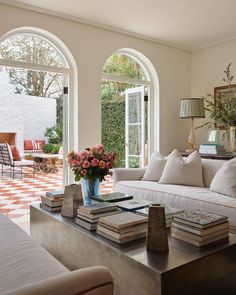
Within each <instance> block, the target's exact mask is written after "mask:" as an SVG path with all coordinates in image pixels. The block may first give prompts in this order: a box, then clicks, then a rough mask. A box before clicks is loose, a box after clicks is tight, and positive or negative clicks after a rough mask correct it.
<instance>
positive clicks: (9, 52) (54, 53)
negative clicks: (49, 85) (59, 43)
mask: <svg viewBox="0 0 236 295" xmlns="http://www.w3.org/2000/svg"><path fill="white" fill-rule="evenodd" d="M0 56H1V57H2V58H4V59H10V60H15V61H23V62H30V63H34V64H39V65H46V66H55V67H63V68H67V67H68V65H67V63H66V61H65V60H64V58H63V56H62V54H61V53H60V52H59V51H58V50H57V49H56V48H55V47H54V46H53V45H52V44H51V43H50V42H48V41H47V40H45V39H44V38H41V37H39V36H36V35H33V34H16V35H14V36H11V37H9V38H7V39H6V40H5V41H3V42H1V44H0Z"/></svg>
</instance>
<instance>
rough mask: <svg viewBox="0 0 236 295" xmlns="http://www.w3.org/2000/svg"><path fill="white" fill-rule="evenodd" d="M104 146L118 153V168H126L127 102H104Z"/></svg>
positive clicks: (107, 149)
mask: <svg viewBox="0 0 236 295" xmlns="http://www.w3.org/2000/svg"><path fill="white" fill-rule="evenodd" d="M102 144H103V145H104V147H105V150H106V151H114V152H116V153H117V159H116V167H124V166H125V102H124V100H120V101H114V100H113V101H112V100H102Z"/></svg>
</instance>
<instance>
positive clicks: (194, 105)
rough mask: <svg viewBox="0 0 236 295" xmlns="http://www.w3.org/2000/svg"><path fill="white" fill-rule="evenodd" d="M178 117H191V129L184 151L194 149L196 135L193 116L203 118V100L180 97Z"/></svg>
mask: <svg viewBox="0 0 236 295" xmlns="http://www.w3.org/2000/svg"><path fill="white" fill-rule="evenodd" d="M180 118H182V119H187V118H191V119H192V120H191V123H192V124H191V130H190V134H189V137H188V143H187V149H186V152H192V151H194V150H196V147H195V144H196V135H195V131H194V121H193V119H194V118H205V108H204V100H203V99H201V98H184V99H181V107H180Z"/></svg>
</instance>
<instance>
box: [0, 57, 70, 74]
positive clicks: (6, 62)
mask: <svg viewBox="0 0 236 295" xmlns="http://www.w3.org/2000/svg"><path fill="white" fill-rule="evenodd" d="M0 66H4V67H10V68H22V69H28V70H34V71H41V72H51V73H58V74H71V69H69V68H61V67H54V66H46V65H39V64H34V63H30V62H24V61H16V60H11V59H4V58H0Z"/></svg>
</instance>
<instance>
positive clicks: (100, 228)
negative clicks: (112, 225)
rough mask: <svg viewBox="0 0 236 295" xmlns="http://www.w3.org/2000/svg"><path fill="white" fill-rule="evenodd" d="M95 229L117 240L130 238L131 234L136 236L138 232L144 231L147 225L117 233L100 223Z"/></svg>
mask: <svg viewBox="0 0 236 295" xmlns="http://www.w3.org/2000/svg"><path fill="white" fill-rule="evenodd" d="M97 230H98V231H100V232H103V233H104V234H106V235H109V236H111V237H113V238H115V239H117V240H120V239H124V238H131V237H133V236H137V235H139V234H143V233H146V232H147V226H146V227H145V228H143V227H140V228H136V229H135V230H131V231H129V232H124V233H119V232H114V231H113V230H110V229H109V228H106V227H104V226H102V225H101V224H98V225H97Z"/></svg>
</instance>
